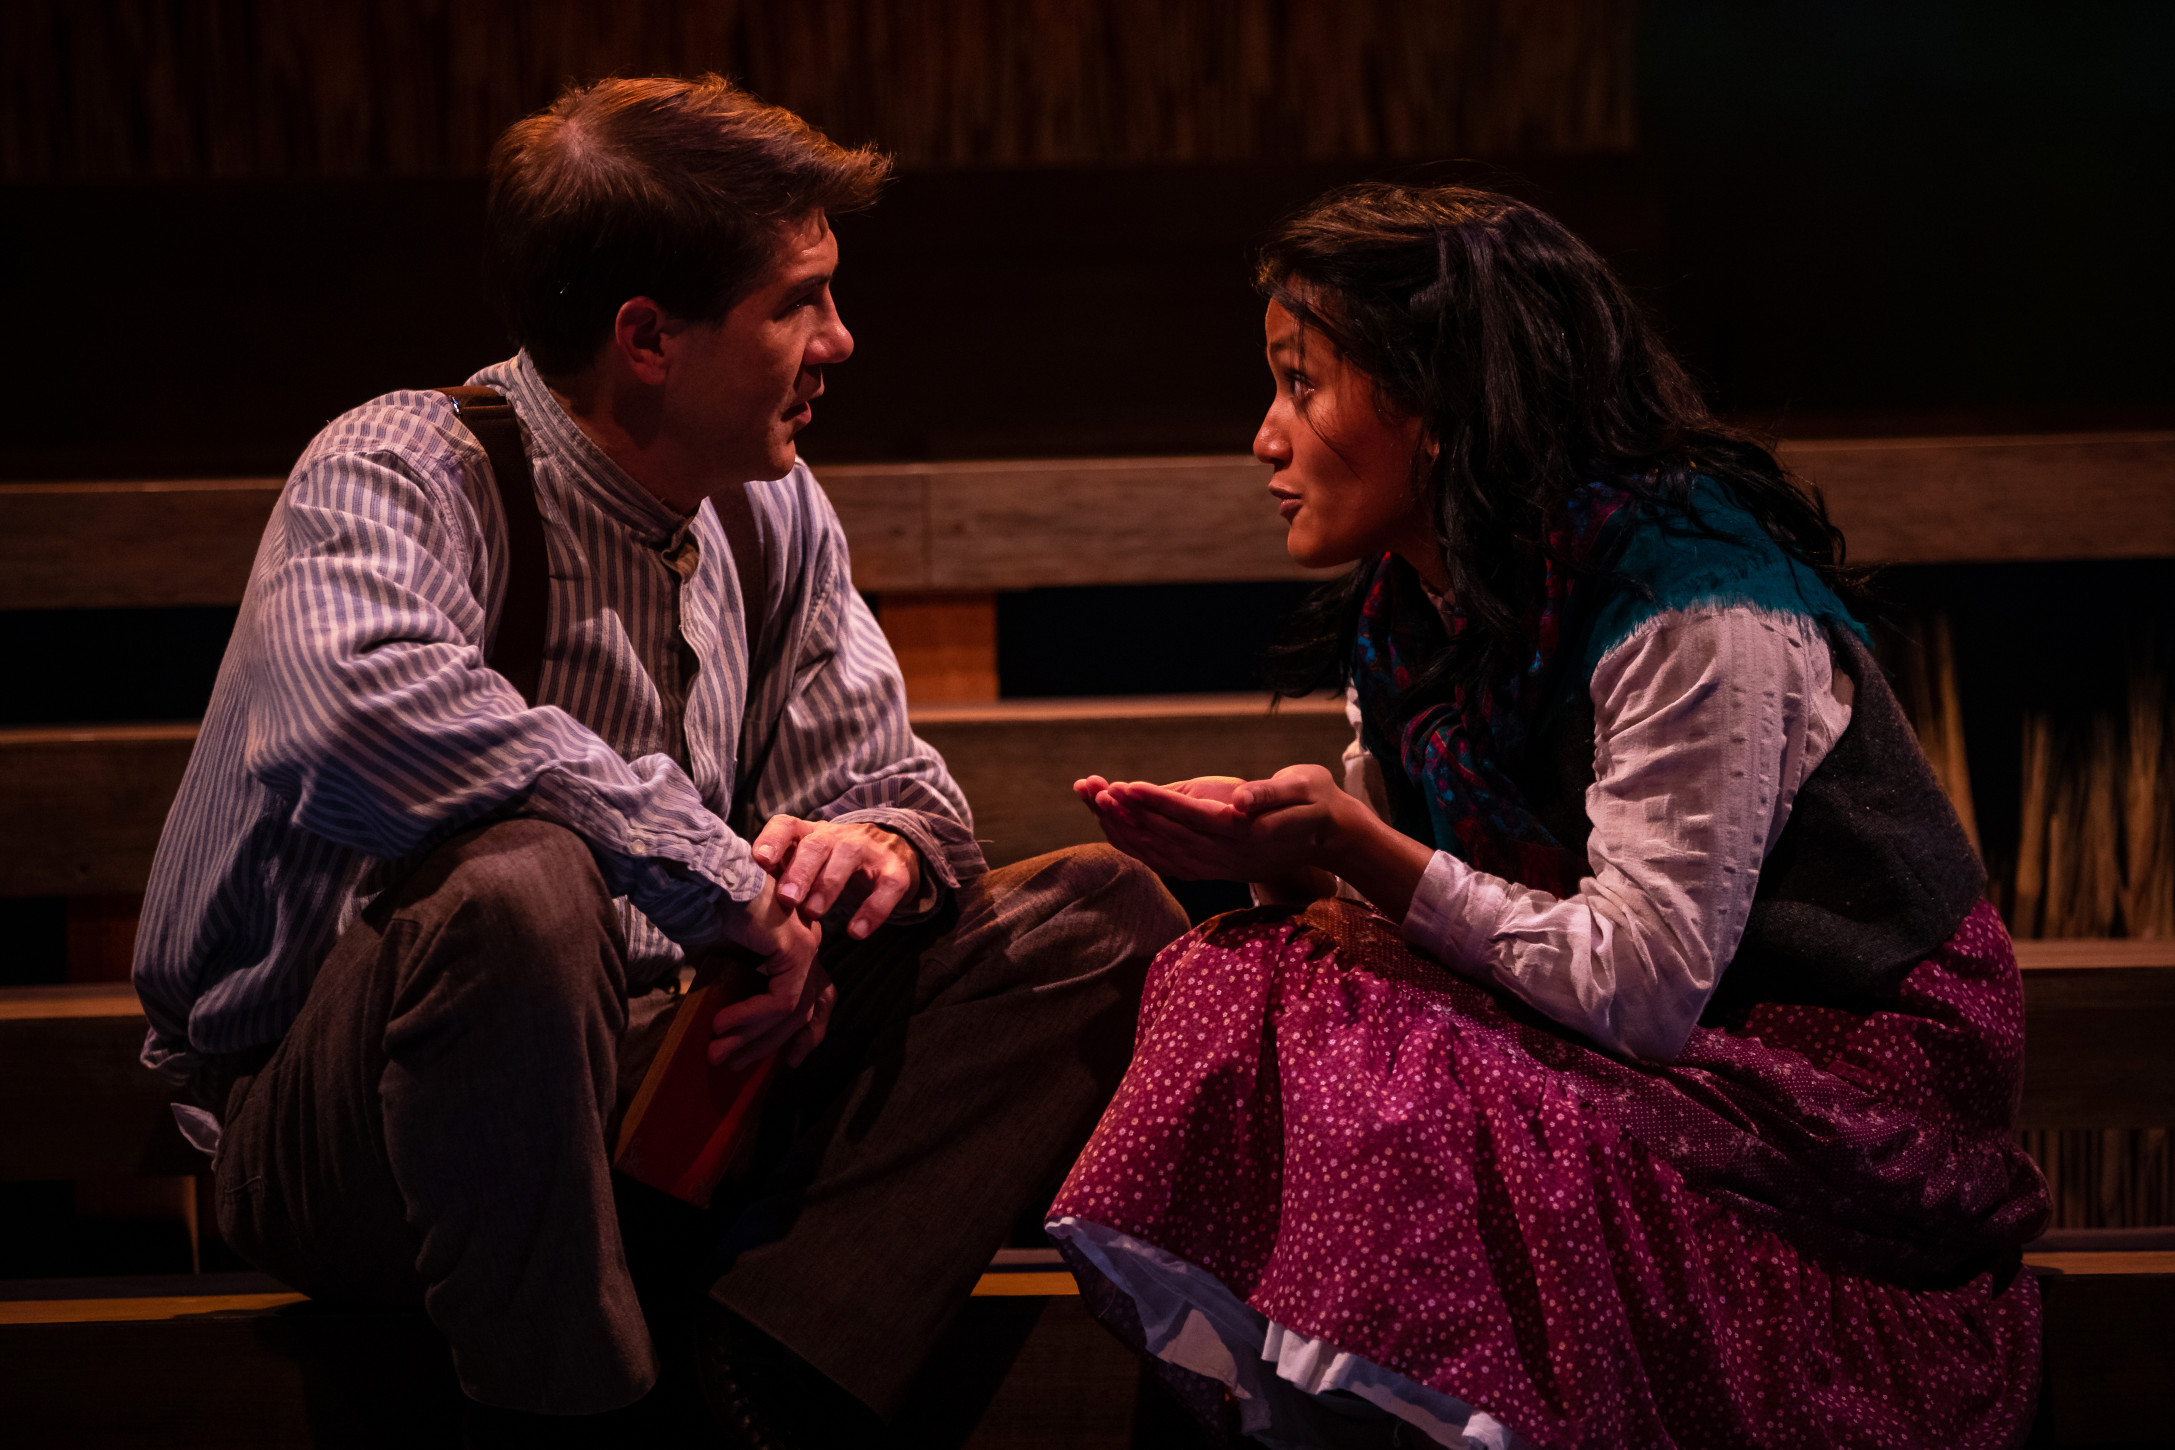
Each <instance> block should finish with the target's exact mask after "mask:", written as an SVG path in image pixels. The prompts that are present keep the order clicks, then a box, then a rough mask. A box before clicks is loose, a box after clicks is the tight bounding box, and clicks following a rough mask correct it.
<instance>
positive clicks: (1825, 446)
mask: <svg viewBox="0 0 2175 1450" xmlns="http://www.w3.org/2000/svg"><path fill="white" fill-rule="evenodd" d="M1781 455H1782V460H1783V462H1784V463H1785V464H1787V465H1788V466H1789V467H1791V468H1793V469H1795V470H1797V472H1798V473H1800V474H1801V475H1803V476H1804V477H1806V478H1808V479H1810V480H1811V481H1812V482H1814V483H1816V484H1818V485H1819V486H1820V488H1821V490H1822V492H1824V493H1825V494H1826V495H1827V499H1828V508H1829V511H1830V513H1831V514H1832V515H1833V517H1834V519H1835V521H1836V523H1837V524H1839V525H1840V526H1841V527H1842V530H1843V533H1844V535H1845V536H1846V537H1847V538H1848V539H1849V541H1850V553H1851V557H1852V558H1854V559H1860V560H1866V561H1876V560H1877V561H1881V562H1886V563H1959V562H1966V561H1970V562H1989V561H1996V560H2008V559H2139V558H2158V557H2165V556H2168V555H2175V433H2099V434H2054V435H2032V434H2019V435H2014V436H2006V437H2002V436H1996V437H1966V438H1882V439H1849V440H1844V439H1837V440H1833V441H1822V442H1803V443H1785V444H1783V446H1782V448H1781Z"/></svg>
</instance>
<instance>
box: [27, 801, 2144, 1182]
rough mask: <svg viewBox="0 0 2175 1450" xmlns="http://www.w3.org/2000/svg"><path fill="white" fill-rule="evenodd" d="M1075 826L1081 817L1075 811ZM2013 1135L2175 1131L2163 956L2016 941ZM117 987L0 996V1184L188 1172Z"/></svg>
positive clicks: (134, 1020) (123, 987)
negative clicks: (2019, 1008)
mask: <svg viewBox="0 0 2175 1450" xmlns="http://www.w3.org/2000/svg"><path fill="white" fill-rule="evenodd" d="M1082 816H1083V818H1084V817H1085V812H1082ZM2017 951H2018V956H2019V958H2020V959H2021V960H2022V961H2023V962H2024V964H2025V970H2024V1008H2025V1042H2026V1051H2025V1069H2024V1105H2023V1113H2022V1118H2021V1126H2024V1127H2027V1128H2108V1127H2146V1128H2158V1127H2168V1126H2171V1125H2175V943H2168V942H2126V941H2102V942H2090V941H2076V942H2058V943H2054V942H2049V943H2042V942H2019V943H2018V944H2017ZM143 1035H144V1020H143V1014H142V1010H141V1008H140V1006H139V1005H138V1003H137V1000H136V996H135V993H134V991H133V989H131V988H130V987H129V986H128V985H127V984H126V983H110V984H108V983H101V984H92V985H83V986H63V987H11V988H0V1179H14V1180H24V1179H57V1178H89V1177H126V1176H130V1175H155V1174H176V1173H195V1172H200V1171H202V1168H203V1158H202V1155H200V1154H198V1153H197V1152H196V1151H195V1150H194V1149H192V1148H190V1147H189V1146H188V1145H187V1144H186V1143H185V1142H183V1140H182V1139H181V1136H180V1134H179V1132H178V1131H177V1130H176V1129H175V1128H174V1126H173V1118H172V1113H171V1110H170V1108H169V1107H168V1104H169V1103H171V1102H172V1101H173V1099H174V1097H175V1096H176V1093H175V1090H174V1089H173V1088H172V1087H170V1086H168V1085H167V1084H166V1083H165V1082H163V1081H161V1080H160V1079H159V1078H158V1077H157V1076H156V1075H154V1074H153V1073H151V1072H150V1071H149V1070H148V1069H146V1068H144V1067H143V1066H141V1065H140V1064H139V1063H138V1061H137V1053H138V1052H139V1051H140V1049H141V1047H142V1045H143Z"/></svg>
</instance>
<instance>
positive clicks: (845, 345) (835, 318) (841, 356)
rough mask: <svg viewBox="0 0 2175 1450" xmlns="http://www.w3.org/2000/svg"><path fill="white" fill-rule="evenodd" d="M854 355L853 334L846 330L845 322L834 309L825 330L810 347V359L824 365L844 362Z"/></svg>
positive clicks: (818, 364)
mask: <svg viewBox="0 0 2175 1450" xmlns="http://www.w3.org/2000/svg"><path fill="white" fill-rule="evenodd" d="M852 356H853V334H852V333H850V332H848V331H846V324H845V322H844V321H843V320H842V319H841V318H840V317H839V315H838V313H837V312H836V311H833V312H832V313H831V315H830V317H829V318H828V319H827V320H826V321H825V323H824V326H823V330H822V331H821V332H820V333H818V334H817V335H816V339H815V342H814V344H813V345H812V346H810V347H809V349H808V361H809V362H810V363H811V364H813V365H815V366H817V367H824V366H828V365H829V364H831V363H842V362H844V361H845V360H846V359H847V358H850V357H852Z"/></svg>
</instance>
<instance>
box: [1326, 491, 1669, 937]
mask: <svg viewBox="0 0 2175 1450" xmlns="http://www.w3.org/2000/svg"><path fill="white" fill-rule="evenodd" d="M1630 497H1631V496H1630V495H1629V494H1627V493H1625V492H1624V491H1623V490H1622V489H1619V488H1614V487H1611V486H1609V485H1607V484H1599V483H1596V484H1590V485H1588V486H1587V487H1585V488H1582V489H1579V490H1578V491H1576V492H1575V493H1573V494H1572V495H1571V496H1570V498H1568V499H1567V500H1565V501H1564V502H1563V503H1562V504H1561V505H1559V506H1558V507H1557V508H1556V509H1554V510H1552V511H1551V514H1550V516H1549V519H1548V526H1547V540H1548V548H1547V550H1545V551H1538V550H1537V551H1535V554H1534V559H1533V566H1534V567H1535V568H1537V569H1539V570H1540V571H1541V575H1542V578H1541V588H1540V590H1539V591H1538V593H1537V595H1536V596H1535V597H1534V598H1535V602H1534V603H1533V604H1532V606H1531V607H1530V608H1529V609H1528V610H1527V612H1526V615H1525V617H1524V618H1523V619H1521V620H1520V621H1519V626H1520V632H1521V635H1522V636H1523V638H1524V640H1525V641H1526V642H1527V644H1528V647H1529V652H1528V655H1527V658H1526V659H1525V661H1524V663H1523V664H1521V665H1520V666H1518V667H1517V668H1515V669H1513V670H1511V671H1509V672H1508V673H1507V675H1506V676H1505V677H1502V678H1498V679H1495V680H1491V681H1489V682H1487V683H1486V684H1485V685H1484V686H1482V687H1481V688H1479V689H1478V690H1477V691H1476V690H1470V689H1466V688H1464V687H1460V688H1459V689H1458V690H1457V691H1456V693H1455V694H1453V695H1452V697H1451V699H1450V700H1449V702H1448V703H1445V704H1437V705H1431V706H1428V707H1427V708H1425V709H1423V710H1420V711H1419V712H1417V713H1416V714H1413V715H1411V716H1410V717H1409V718H1407V717H1406V716H1405V714H1404V713H1403V709H1402V707H1401V705H1400V701H1401V700H1402V698H1403V696H1404V693H1405V691H1406V690H1407V689H1408V688H1409V687H1410V685H1411V683H1412V682H1413V680H1415V679H1417V678H1418V677H1419V676H1420V674H1421V673H1422V672H1423V671H1424V670H1425V669H1426V668H1427V666H1428V665H1429V664H1431V663H1432V662H1433V661H1435V660H1436V659H1438V658H1439V657H1440V656H1441V655H1442V653H1443V651H1444V650H1445V649H1446V648H1447V647H1448V645H1449V641H1450V638H1451V636H1453V635H1455V634H1458V633H1461V632H1462V631H1463V630H1464V628H1465V619H1464V617H1463V616H1462V615H1461V614H1459V613H1458V610H1457V606H1456V603H1455V601H1451V602H1449V603H1447V604H1444V605H1441V606H1439V607H1438V605H1437V603H1436V600H1435V599H1434V597H1433V596H1432V595H1430V594H1429V593H1428V591H1427V589H1426V587H1425V586H1424V585H1423V584H1422V583H1421V581H1420V576H1419V574H1418V572H1417V571H1415V570H1414V569H1413V567H1412V566H1411V565H1410V564H1408V563H1406V562H1405V561H1404V560H1403V559H1401V558H1399V557H1398V556H1397V555H1395V554H1386V555H1384V556H1383V557H1382V559H1381V561H1380V562H1379V563H1377V564H1376V565H1375V566H1374V580H1373V582H1372V584H1371V585H1370V586H1369V587H1368V590H1367V596H1366V600H1365V602H1364V603H1363V604H1362V605H1361V606H1360V617H1359V637H1358V641H1357V645H1356V650H1355V656H1354V659H1353V669H1352V680H1353V684H1354V686H1355V687H1356V688H1357V690H1358V692H1359V705H1360V716H1361V719H1362V721H1363V722H1365V723H1364V724H1363V726H1362V734H1363V737H1364V736H1372V737H1373V738H1363V740H1362V743H1363V744H1364V745H1365V746H1366V747H1367V749H1368V750H1369V752H1370V753H1372V754H1373V755H1374V756H1375V757H1376V759H1377V760H1379V761H1381V762H1382V764H1383V766H1384V772H1383V773H1384V775H1385V776H1386V777H1390V778H1391V779H1390V781H1389V784H1390V787H1391V789H1390V795H1391V804H1392V807H1393V824H1395V825H1396V826H1397V828H1398V829H1399V830H1402V831H1404V832H1405V833H1406V834H1407V835H1410V836H1413V837H1414V838H1416V839H1418V840H1422V841H1430V840H1431V841H1432V842H1433V843H1434V846H1435V848H1436V849H1437V850H1440V851H1448V852H1450V853H1451V854H1452V855H1455V856H1457V857H1459V858H1461V859H1462V860H1464V861H1466V862H1467V863H1469V864H1470V865H1472V866H1474V867H1476V868H1477V869H1479V870H1482V871H1486V872H1488V873H1489V874H1491V875H1495V876H1501V877H1503V878H1505V879H1507V880H1510V881H1516V882H1519V883H1521V884H1522V885H1526V886H1530V887H1534V888H1536V889H1539V890H1542V891H1547V892H1551V893H1553V894H1555V895H1557V896H1568V895H1570V894H1571V893H1572V892H1574V891H1576V890H1577V889H1578V882H1579V879H1580V878H1581V877H1582V876H1584V875H1585V874H1586V862H1585V860H1584V858H1583V857H1582V856H1580V855H1577V854H1575V853H1573V852H1572V851H1570V850H1568V849H1567V848H1566V847H1565V846H1564V845H1563V843H1562V842H1560V841H1558V840H1557V839H1556V838H1555V836H1554V835H1553V834H1552V833H1551V832H1550V831H1549V830H1548V828H1547V827H1546V826H1544V825H1542V824H1541V822H1540V821H1539V820H1538V819H1537V818H1536V817H1535V816H1534V814H1533V812H1532V811H1531V810H1530V809H1528V807H1527V806H1526V803H1525V799H1524V796H1523V794H1522V793H1521V792H1520V790H1519V788H1518V786H1517V785H1516V783H1515V782H1514V781H1513V780H1512V779H1511V777H1510V776H1509V775H1508V774H1507V773H1506V770H1505V766H1506V765H1507V764H1508V763H1510V762H1514V761H1516V760H1517V759H1518V758H1519V755H1520V753H1521V752H1522V751H1523V750H1524V748H1525V745H1526V742H1527V741H1528V740H1529V739H1531V738H1532V734H1533V730H1534V727H1535V726H1536V724H1537V723H1538V720H1539V716H1540V713H1541V710H1542V709H1543V708H1544V706H1545V705H1546V703H1547V702H1548V699H1549V697H1550V694H1551V691H1550V685H1551V684H1552V683H1553V680H1554V677H1555V674H1556V673H1557V671H1556V669H1555V667H1556V665H1557V664H1558V655H1559V653H1560V651H1561V648H1562V646H1563V643H1564V630H1565V627H1566V624H1567V621H1569V620H1570V619H1572V618H1573V617H1574V616H1573V611H1574V610H1575V609H1576V608H1577V607H1578V606H1579V605H1580V604H1581V603H1582V602H1583V596H1584V594H1585V591H1586V590H1587V589H1588V588H1590V587H1592V586H1593V585H1594V584H1595V583H1596V582H1597V581H1594V580H1592V579H1590V578H1587V577H1584V576H1583V575H1582V572H1581V566H1582V565H1584V564H1585V563H1586V561H1587V560H1588V559H1589V558H1591V557H1592V556H1593V554H1594V551H1595V548H1596V545H1597V544H1598V543H1599V541H1600V538H1601V535H1602V533H1603V530H1604V527H1605V526H1606V525H1607V523H1608V522H1609V520H1610V519H1611V518H1612V517H1614V516H1615V514H1616V513H1617V511H1618V510H1620V509H1621V508H1623V506H1624V505H1625V504H1626V503H1628V502H1629V501H1630ZM1598 582H1600V583H1601V584H1602V585H1603V586H1604V587H1605V585H1606V581H1605V580H1604V581H1598ZM1400 721H1401V722H1402V724H1401V725H1400V724H1398V723H1397V722H1400ZM1392 731H1394V736H1392V734H1391V733H1390V732H1392ZM1395 766H1401V767H1402V773H1403V776H1404V779H1403V780H1398V779H1395V776H1396V775H1397V774H1398V771H1397V770H1396V769H1395V768H1394V767H1395Z"/></svg>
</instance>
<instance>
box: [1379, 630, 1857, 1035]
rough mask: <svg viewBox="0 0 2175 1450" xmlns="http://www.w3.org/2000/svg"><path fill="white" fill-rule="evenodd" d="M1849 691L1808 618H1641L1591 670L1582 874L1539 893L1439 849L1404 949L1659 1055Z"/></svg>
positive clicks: (1744, 906) (1836, 731)
mask: <svg viewBox="0 0 2175 1450" xmlns="http://www.w3.org/2000/svg"><path fill="white" fill-rule="evenodd" d="M1850 693H1851V681H1850V679H1849V677H1848V676H1839V675H1837V674H1836V673H1835V672H1834V668H1833V663H1832V661H1831V659H1830V657H1829V654H1828V648H1827V642H1826V640H1825V638H1824V637H1823V636H1822V635H1821V633H1820V628H1819V626H1818V625H1817V624H1815V623H1814V622H1812V621H1810V620H1806V619H1802V618H1799V617H1797V616H1793V615H1782V614H1773V613H1769V612H1767V611H1763V610H1756V609H1751V608H1746V607H1725V606H1716V607H1712V608H1707V609H1700V610H1691V611H1685V612H1682V613H1674V614H1667V615H1663V616H1660V617H1659V618H1657V619H1655V620H1653V621H1651V622H1650V623H1649V624H1648V625H1647V626H1645V627H1644V628H1643V629H1641V630H1640V631H1639V632H1638V633H1636V634H1634V635H1633V636H1632V637H1631V638H1629V639H1627V640H1626V641H1624V642H1623V643H1622V644H1620V645H1618V646H1617V647H1616V648H1615V649H1613V650H1611V651H1610V652H1609V653H1608V654H1607V655H1606V656H1604V657H1603V659H1602V661H1601V664H1600V666H1599V667H1598V668H1597V669H1596V670H1595V671H1594V676H1593V683H1592V694H1593V703H1594V777H1595V779H1594V783H1593V785H1592V786H1591V787H1589V788H1588V790H1587V792H1586V814H1587V817H1588V819H1589V820H1591V822H1592V823H1593V832H1592V834H1591V836H1589V837H1588V839H1587V856H1588V860H1589V863H1590V865H1591V868H1592V874H1591V875H1590V876H1588V877H1586V878H1585V879H1584V880H1582V881H1581V882H1580V883H1579V888H1578V890H1577V892H1576V893H1575V894H1573V895H1571V896H1569V897H1557V896H1553V895H1551V894H1549V893H1547V892H1544V891H1535V890H1531V889H1528V888H1526V887H1524V886H1520V885H1518V884H1517V883H1515V882H1510V881H1505V880H1503V879H1502V878H1501V877H1497V876H1491V875H1488V874H1487V873H1485V872H1482V871H1476V870H1474V869H1473V868H1472V867H1470V866H1468V865H1466V864H1465V863H1464V862H1463V861H1460V860H1459V859H1458V858H1457V857H1455V856H1452V855H1450V854H1449V853H1448V852H1445V851H1438V852H1436V853H1435V857H1434V859H1433V861H1431V862H1430V863H1429V865H1428V869H1427V873H1426V875H1425V877H1424V878H1423V879H1422V881H1421V883H1420V887H1419V889H1418V890H1417V891H1416V892H1415V893H1414V894H1413V899H1412V906H1411V909H1410V910H1409V911H1408V912H1407V914H1406V916H1405V921H1404V935H1405V938H1406V940H1408V941H1410V942H1411V943H1413V944H1414V945H1415V946H1417V947H1420V948H1421V949H1422V950H1425V951H1428V952H1430V953H1432V954H1433V955H1435V956H1436V957H1438V958H1439V959H1440V960H1441V961H1442V962H1443V963H1444V964H1445V965H1447V966H1449V967H1451V968H1452V969H1453V970H1456V971H1458V972H1461V973H1463V974H1465V975H1467V976H1471V977H1475V978H1479V979H1482V980H1486V981H1492V982H1494V983H1495V984H1497V985H1498V986H1500V987H1502V988H1503V989H1504V990H1506V991H1509V992H1511V993H1512V994H1514V995H1516V996H1517V997H1519V998H1521V999H1523V1000H1524V1001H1526V1002H1527V1003H1529V1004H1531V1005H1532V1006H1533V1007H1534V1008H1535V1009H1537V1010H1538V1011H1540V1012H1543V1013H1545V1014H1547V1015H1548V1016H1549V1017H1550V1018H1552V1019H1554V1020H1555V1021H1557V1022H1560V1023H1562V1024H1563V1025H1564V1026H1566V1027H1569V1028H1572V1029H1573V1030H1575V1031H1577V1032H1580V1033H1582V1034H1584V1035H1585V1036H1586V1037H1588V1038H1590V1039H1592V1040H1593V1041H1594V1042H1596V1043H1598V1044H1600V1045H1601V1046H1603V1047H1606V1048H1610V1049H1613V1050H1615V1051H1619V1052H1623V1053H1626V1054H1629V1055H1632V1056H1636V1057H1642V1058H1648V1059H1654V1060H1667V1059H1669V1058H1672V1057H1674V1056H1675V1055H1676V1054H1677V1053H1678V1052H1680V1051H1681V1050H1682V1049H1683V1046H1684V1043H1685V1041H1686V1039H1687V1038H1689V1037H1690V1036H1691V1032H1692V1029H1693V1027H1694V1026H1696V1025H1697V1023H1698V1021H1699V1014H1700V1012H1701V1011H1702V1010H1704V1008H1705V1007H1706V1004H1707V999H1708V998H1709V997H1710V996H1711V995H1713V992H1714V988H1715V985H1716V983H1717V982H1718V981H1719V980H1720V979H1721V975H1722V971H1723V969H1724V968H1725V967H1727V966H1728V965H1729V961H1730V959H1731V957H1733V956H1734V955H1736V951H1737V944H1738V942H1739V941H1740V940H1742V938H1743V936H1744V930H1745V920H1746V916H1747V915H1748V913H1749V912H1750V911H1751V908H1752V896H1753V892H1754V890H1755V889H1756V888H1757V886H1758V884H1759V874H1760V865H1761V862H1762V861H1764V860H1765V859H1766V856H1767V853H1768V851H1769V850H1770V849H1771V848H1772V847H1773V846H1774V844H1775V842H1776V840H1777V839H1778V838H1779V837H1780V836H1781V834H1782V828H1783V827H1784V825H1786V824H1787V823H1788V821H1789V818H1790V808H1791V806H1792V805H1793V804H1794V803H1795V801H1796V798H1797V792H1798V789H1799V787H1800V786H1802V785H1803V784H1804V782H1805V779H1806V777H1807V776H1809V775H1811V774H1812V772H1813V769H1814V767H1816V766H1817V765H1819V763H1820V762H1821V760H1822V759H1824V758H1825V757H1826V755H1827V752H1828V751H1829V749H1830V748H1832V747H1833V745H1834V743H1835V741H1836V739H1837V738H1838V737H1839V736H1840V735H1841V734H1842V732H1843V730H1844V728H1845V727H1846V726H1847V725H1848V724H1849V723H1850V704H1849V699H1850Z"/></svg>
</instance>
